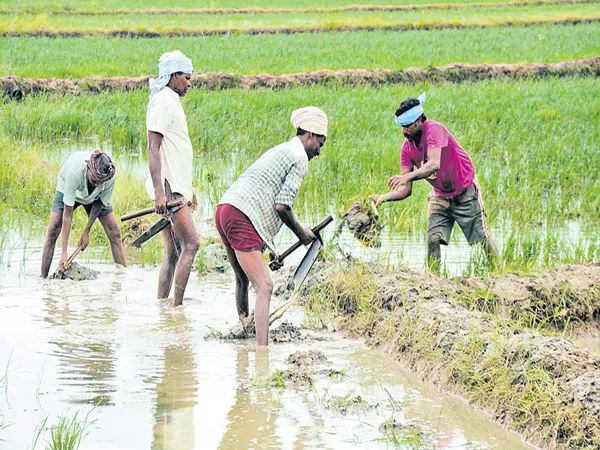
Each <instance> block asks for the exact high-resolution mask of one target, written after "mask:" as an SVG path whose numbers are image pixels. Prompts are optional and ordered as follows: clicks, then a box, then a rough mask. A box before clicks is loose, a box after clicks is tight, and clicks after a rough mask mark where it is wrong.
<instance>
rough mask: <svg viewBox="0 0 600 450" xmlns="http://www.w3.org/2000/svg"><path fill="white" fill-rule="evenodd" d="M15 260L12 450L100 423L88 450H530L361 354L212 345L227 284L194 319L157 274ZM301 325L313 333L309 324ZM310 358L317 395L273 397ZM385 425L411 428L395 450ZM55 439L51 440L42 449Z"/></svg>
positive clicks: (1, 372) (8, 393) (193, 302)
mask: <svg viewBox="0 0 600 450" xmlns="http://www.w3.org/2000/svg"><path fill="white" fill-rule="evenodd" d="M13 257H14V259H15V260H19V261H25V262H24V263H23V264H11V265H10V267H9V266H8V265H7V264H4V265H3V267H2V270H1V271H0V302H1V304H0V379H1V380H2V381H0V411H1V415H0V423H4V424H5V425H9V426H8V427H5V428H2V429H0V439H3V440H4V442H2V444H3V445H4V447H5V448H9V449H13V448H14V449H25V448H28V446H30V445H31V443H32V440H33V437H34V430H35V429H36V426H38V424H40V422H41V421H42V420H43V419H45V418H46V417H48V422H47V425H50V424H55V423H56V422H57V420H58V416H60V415H63V416H64V415H68V416H72V415H73V414H75V413H76V412H80V415H81V413H84V412H88V411H91V413H90V415H89V419H90V420H91V421H94V422H93V424H92V425H91V426H90V427H89V434H88V435H87V436H86V438H85V440H84V445H83V446H82V448H85V449H107V448H110V449H128V450H132V449H148V448H152V449H193V448H197V449H212V448H224V449H238V448H244V449H245V448H294V449H302V448H388V445H391V444H390V442H393V441H400V440H401V439H404V441H405V442H407V443H413V444H415V445H417V444H418V445H425V446H426V447H428V448H456V449H458V448H470V449H473V448H477V449H488V448H511V449H520V448H527V447H526V446H524V445H523V444H522V443H521V442H520V440H519V439H518V438H517V437H515V436H514V435H511V434H508V433H506V432H504V431H502V430H501V429H499V428H498V427H497V426H495V425H494V424H491V423H489V422H488V420H487V419H486V417H485V416H483V415H481V414H479V413H477V412H474V411H473V410H472V409H470V408H469V407H467V406H465V405H464V404H463V403H462V402H460V401H458V400H456V399H454V398H452V397H448V396H445V395H443V394H442V393H440V392H438V391H436V390H435V389H433V388H432V387H430V386H428V385H424V384H421V383H419V382H418V380H416V378H415V376H413V375H411V374H408V373H406V372H404V371H403V370H402V367H400V366H399V365H398V364H397V363H394V362H393V361H390V360H388V359H386V358H385V357H383V356H380V355H378V354H377V353H375V352H373V351H371V350H368V349H367V348H366V347H365V345H364V344H363V343H361V342H360V341H355V340H350V339H345V338H343V337H342V336H339V335H336V334H329V333H317V334H316V335H315V336H313V337H311V338H307V339H304V340H301V341H297V342H293V343H285V344H274V345H272V346H271V347H270V348H269V350H268V351H257V350H256V349H255V348H254V345H253V344H252V342H221V341H216V340H205V339H204V337H205V335H206V334H207V332H208V331H209V328H208V327H213V328H216V329H219V330H225V329H227V328H228V326H229V325H231V324H233V323H234V322H235V319H236V317H235V316H236V313H235V307H234V303H233V289H232V284H233V283H232V281H231V279H230V278H229V276H227V275H223V276H220V277H218V278H215V277H213V276H211V277H210V279H203V280H199V279H198V278H197V277H196V275H195V274H193V275H192V279H191V282H190V285H189V287H188V290H187V292H186V296H187V297H188V298H187V299H186V300H185V303H184V306H183V307H182V308H177V309H173V308H172V307H171V306H170V304H169V302H167V301H157V300H156V299H155V298H154V294H155V287H156V281H157V277H158V270H157V268H148V269H142V268H140V267H129V268H126V269H122V268H118V267H115V266H112V265H107V264H90V263H89V262H88V263H86V265H88V266H90V267H92V268H94V269H96V270H99V271H100V272H101V277H100V278H99V279H98V280H93V281H85V282H74V281H70V280H66V281H60V280H40V279H39V278H38V265H39V252H38V251H37V250H28V251H27V253H26V254H25V255H19V254H16V255H13ZM289 318H291V319H292V320H293V321H294V322H300V321H301V320H302V312H301V311H299V310H296V311H295V312H292V313H291V314H290V316H289ZM297 350H320V351H321V352H323V354H324V355H325V356H326V358H327V359H328V362H327V363H324V364H323V365H320V366H318V367H313V368H310V370H311V371H312V372H311V377H312V379H313V381H314V387H307V388H296V387H294V386H290V385H286V387H285V388H276V387H268V385H267V380H268V378H269V376H270V375H271V374H272V373H273V372H274V371H275V370H277V369H279V370H284V369H286V368H287V366H288V364H287V363H286V359H287V358H288V357H289V355H290V354H292V353H293V352H295V351H297ZM332 370H333V371H334V372H331V371H332ZM330 373H331V375H332V376H330ZM357 396H360V399H362V401H358V400H357V401H356V402H354V400H355V399H356V398H357ZM93 405H97V406H96V407H95V408H92V407H93ZM352 405H355V406H352ZM341 406H347V408H341ZM386 421H395V422H398V423H401V424H403V426H402V428H396V429H393V431H392V432H389V431H388V432H387V437H386V433H384V432H382V431H380V429H379V428H380V425H381V424H382V423H383V422H386ZM48 438H49V431H48V430H45V431H43V432H42V435H41V438H40V443H39V445H38V448H42V447H44V442H43V440H44V439H48ZM405 448H409V447H405Z"/></svg>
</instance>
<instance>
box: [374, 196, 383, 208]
mask: <svg viewBox="0 0 600 450" xmlns="http://www.w3.org/2000/svg"><path fill="white" fill-rule="evenodd" d="M384 201H385V196H384V195H374V196H373V202H374V203H375V208H379V205H381V204H382V203H383V202H384Z"/></svg>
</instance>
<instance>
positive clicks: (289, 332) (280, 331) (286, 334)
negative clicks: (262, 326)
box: [269, 321, 306, 342]
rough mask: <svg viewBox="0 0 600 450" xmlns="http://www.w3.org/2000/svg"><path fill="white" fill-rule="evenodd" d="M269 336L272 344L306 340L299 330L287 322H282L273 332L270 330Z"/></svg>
mask: <svg viewBox="0 0 600 450" xmlns="http://www.w3.org/2000/svg"><path fill="white" fill-rule="evenodd" d="M269 336H270V337H271V341H272V342H294V341H299V340H301V339H306V338H305V336H303V335H302V333H301V332H300V329H299V328H298V327H297V326H295V325H293V324H291V323H289V322H288V321H284V322H282V323H281V325H279V326H278V327H277V328H275V329H274V330H270V331H269Z"/></svg>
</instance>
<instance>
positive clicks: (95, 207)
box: [63, 200, 104, 250]
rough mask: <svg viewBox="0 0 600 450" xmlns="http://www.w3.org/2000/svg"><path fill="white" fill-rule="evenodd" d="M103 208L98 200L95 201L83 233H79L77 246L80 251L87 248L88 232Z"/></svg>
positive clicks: (88, 241)
mask: <svg viewBox="0 0 600 450" xmlns="http://www.w3.org/2000/svg"><path fill="white" fill-rule="evenodd" d="M103 206H104V204H103V203H102V202H101V201H100V200H96V201H95V202H94V203H93V205H92V209H91V210H90V215H89V216H88V221H87V224H86V225H85V228H84V229H83V232H82V233H81V238H80V239H79V246H80V247H81V250H85V249H86V248H87V246H88V245H89V243H90V230H91V229H92V225H93V224H94V222H95V221H96V219H97V218H98V216H99V215H100V212H101V211H102V208H103ZM63 223H64V217H63Z"/></svg>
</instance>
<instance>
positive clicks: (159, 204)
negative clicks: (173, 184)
mask: <svg viewBox="0 0 600 450" xmlns="http://www.w3.org/2000/svg"><path fill="white" fill-rule="evenodd" d="M154 209H155V211H156V214H159V215H161V216H164V215H165V214H167V196H166V195H165V194H164V192H163V193H162V194H156V199H155V200H154Z"/></svg>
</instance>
